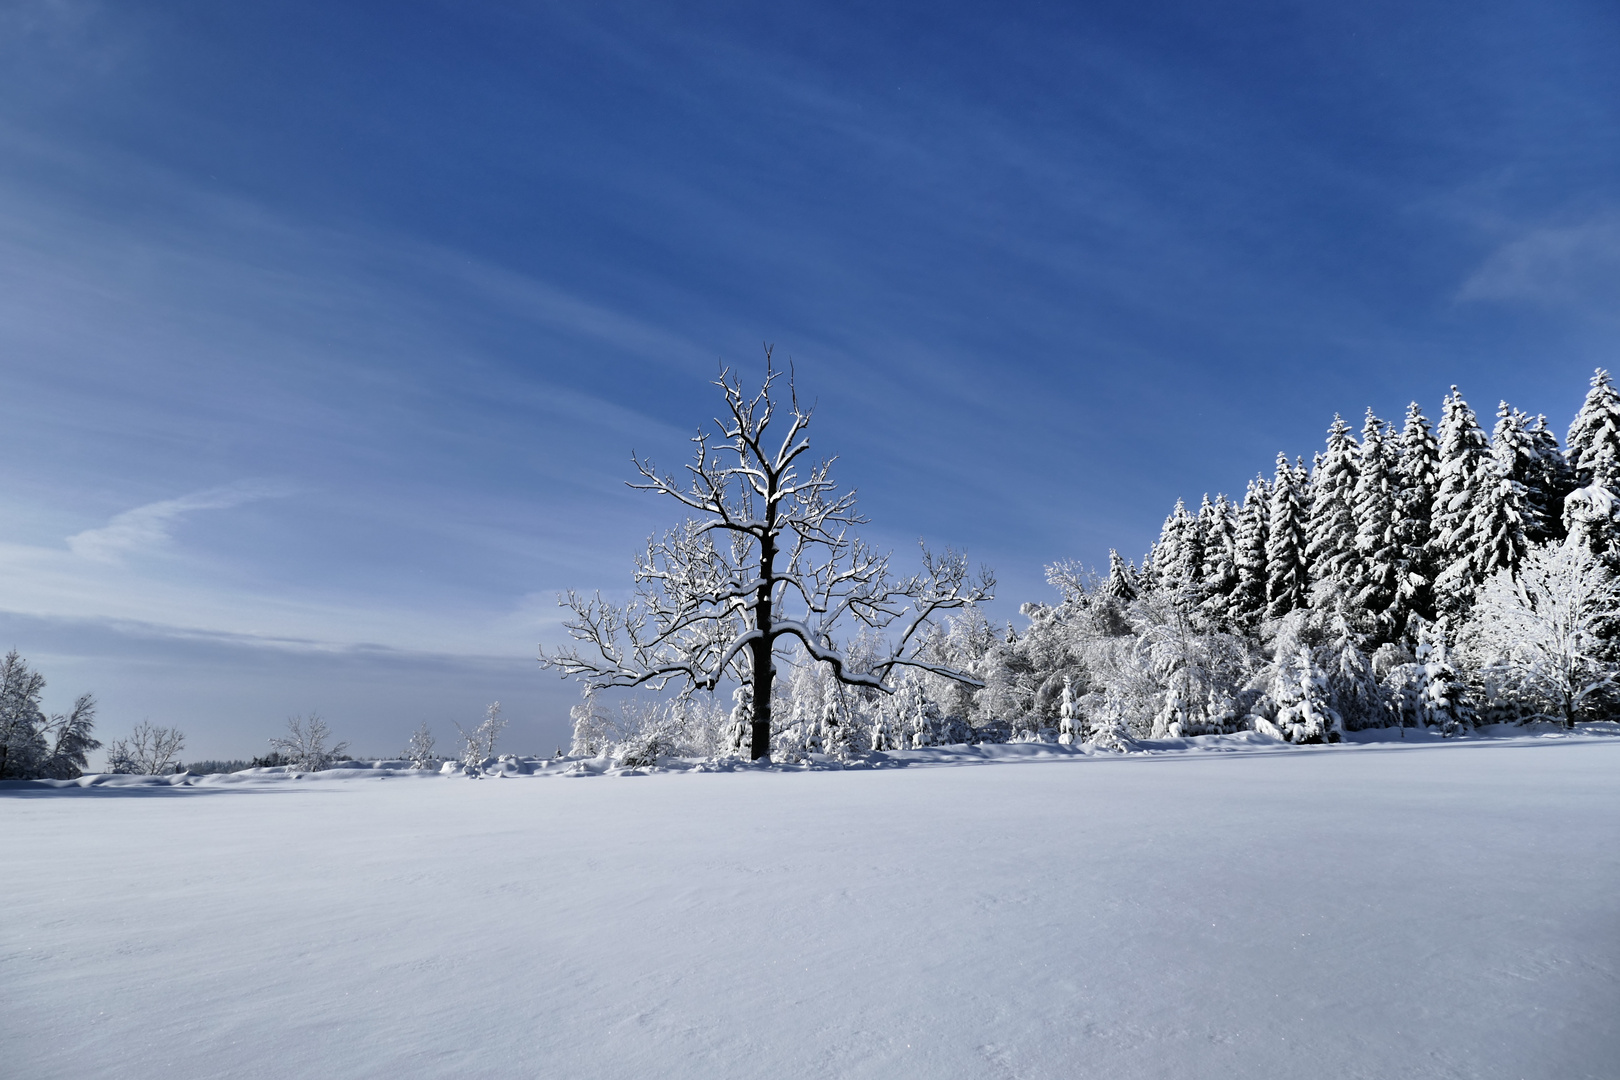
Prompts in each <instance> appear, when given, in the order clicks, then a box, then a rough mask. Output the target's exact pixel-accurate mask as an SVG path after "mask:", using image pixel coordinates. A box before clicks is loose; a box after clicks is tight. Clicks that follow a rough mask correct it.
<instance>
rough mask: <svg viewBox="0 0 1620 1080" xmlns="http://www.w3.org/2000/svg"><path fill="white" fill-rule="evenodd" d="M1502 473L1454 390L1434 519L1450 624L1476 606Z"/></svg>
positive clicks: (1439, 588) (1437, 583)
mask: <svg viewBox="0 0 1620 1080" xmlns="http://www.w3.org/2000/svg"><path fill="white" fill-rule="evenodd" d="M1498 479H1499V471H1498V469H1497V467H1496V459H1495V457H1494V456H1492V454H1491V449H1490V442H1489V440H1487V439H1486V438H1485V432H1484V431H1483V430H1482V429H1481V428H1480V426H1479V421H1478V420H1477V419H1476V418H1475V416H1474V410H1473V409H1470V408H1469V407H1468V402H1466V401H1464V400H1463V396H1462V394H1460V393H1459V392H1458V391H1457V388H1456V387H1455V386H1453V387H1452V388H1451V393H1450V394H1448V395H1447V396H1446V400H1445V412H1444V413H1443V415H1442V416H1441V419H1440V486H1439V490H1438V491H1437V492H1436V494H1435V499H1434V513H1433V517H1432V528H1433V539H1432V540H1431V546H1432V549H1433V551H1434V554H1435V560H1434V561H1435V566H1436V567H1437V572H1436V574H1435V578H1434V596H1435V607H1436V610H1437V611H1438V612H1439V613H1440V614H1441V615H1442V616H1444V617H1446V618H1448V619H1453V620H1455V619H1460V618H1462V617H1463V616H1464V615H1466V614H1467V612H1468V609H1469V608H1470V607H1472V606H1473V602H1474V590H1475V589H1476V588H1478V586H1479V582H1480V580H1481V579H1482V578H1483V577H1484V573H1483V570H1482V560H1483V556H1484V553H1485V551H1486V549H1487V547H1488V544H1489V539H1488V537H1487V536H1486V535H1485V534H1484V529H1485V527H1486V526H1487V524H1488V521H1489V515H1485V514H1482V510H1483V509H1484V508H1485V507H1486V505H1487V503H1488V502H1489V501H1490V500H1493V499H1495V498H1497V497H1498V493H1497V481H1498Z"/></svg>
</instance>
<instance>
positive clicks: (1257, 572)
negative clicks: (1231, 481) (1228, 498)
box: [1227, 476, 1271, 629]
mask: <svg viewBox="0 0 1620 1080" xmlns="http://www.w3.org/2000/svg"><path fill="white" fill-rule="evenodd" d="M1270 497H1271V486H1270V485H1269V484H1267V483H1266V482H1265V480H1264V479H1263V478H1262V477H1258V476H1257V477H1255V478H1254V479H1253V480H1251V481H1249V489H1248V491H1246V492H1245V493H1244V495H1243V507H1242V509H1241V510H1239V511H1238V517H1237V529H1236V533H1235V535H1234V537H1233V541H1232V547H1233V562H1234V563H1235V566H1236V569H1237V585H1236V587H1235V588H1234V589H1233V590H1232V595H1231V597H1230V599H1229V600H1228V603H1227V614H1228V616H1229V617H1230V618H1231V619H1232V621H1233V622H1235V623H1236V624H1237V625H1238V626H1240V627H1243V628H1244V629H1252V628H1253V627H1254V625H1255V624H1256V623H1257V622H1259V620H1260V619H1262V618H1264V617H1265V614H1266V502H1267V500H1268V499H1269V498H1270Z"/></svg>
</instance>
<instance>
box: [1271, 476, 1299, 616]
mask: <svg viewBox="0 0 1620 1080" xmlns="http://www.w3.org/2000/svg"><path fill="white" fill-rule="evenodd" d="M1304 472H1305V468H1304V465H1303V463H1301V464H1299V465H1289V464H1288V456H1287V455H1286V454H1278V455H1277V475H1276V477H1275V478H1274V479H1273V480H1272V482H1271V503H1270V507H1269V512H1268V514H1267V522H1268V526H1269V529H1268V533H1267V536H1266V613H1267V615H1268V616H1269V617H1271V618H1273V619H1278V618H1281V617H1282V616H1284V615H1286V614H1288V613H1289V612H1290V611H1294V610H1296V609H1298V608H1302V607H1304V606H1305V604H1306V601H1307V598H1308V597H1309V595H1310V578H1309V575H1308V574H1307V572H1306V564H1305V506H1304V488H1305V480H1304Z"/></svg>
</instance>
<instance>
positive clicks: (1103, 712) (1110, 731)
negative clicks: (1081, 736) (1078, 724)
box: [1086, 693, 1134, 754]
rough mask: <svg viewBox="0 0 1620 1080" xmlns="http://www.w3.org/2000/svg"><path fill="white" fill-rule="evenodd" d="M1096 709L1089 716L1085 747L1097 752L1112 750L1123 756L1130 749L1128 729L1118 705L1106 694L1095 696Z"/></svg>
mask: <svg viewBox="0 0 1620 1080" xmlns="http://www.w3.org/2000/svg"><path fill="white" fill-rule="evenodd" d="M1097 698H1098V701H1097V707H1096V709H1095V711H1094V712H1093V713H1092V714H1091V716H1092V719H1091V733H1090V734H1089V735H1088V736H1087V737H1086V745H1087V746H1091V747H1094V748H1095V749H1098V750H1112V751H1114V752H1115V753H1119V754H1123V753H1126V752H1128V751H1129V750H1131V749H1132V747H1133V745H1134V743H1133V740H1132V739H1131V732H1130V728H1129V727H1128V726H1127V725H1126V723H1125V716H1124V712H1123V710H1122V709H1121V708H1120V704H1119V702H1118V701H1117V700H1115V699H1114V698H1113V697H1112V696H1110V695H1109V694H1107V693H1103V694H1099V695H1097Z"/></svg>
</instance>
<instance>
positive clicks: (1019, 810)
mask: <svg viewBox="0 0 1620 1080" xmlns="http://www.w3.org/2000/svg"><path fill="white" fill-rule="evenodd" d="M1225 745H1226V749H1227V750H1228V751H1230V752H1227V753H1198V752H1187V753H1180V754H1175V753H1170V754H1162V755H1141V756H1138V755H1131V756H1127V757H1114V756H1094V757H1047V758H1030V759H1025V760H1007V761H1001V762H995V763H991V764H984V765H979V766H975V767H951V766H949V765H946V764H945V761H946V760H948V759H951V758H956V759H957V760H959V761H960V760H964V759H965V760H971V756H969V755H964V754H960V753H957V754H953V753H952V752H949V751H939V752H929V751H919V752H917V755H920V756H917V755H914V756H913V758H912V760H913V762H914V763H920V762H922V761H924V760H926V759H927V758H928V756H929V755H930V754H931V753H932V754H933V755H934V757H935V758H936V759H938V760H939V761H940V764H941V767H921V768H917V767H912V768H903V769H889V770H876V771H872V770H866V771H859V770H858V771H808V772H793V771H764V770H752V769H743V770H739V771H735V772H722V773H707V772H706V773H693V772H684V773H668V772H666V773H659V774H655V775H650V776H624V777H605V778H577V777H567V776H544V775H542V776H535V777H527V776H525V777H516V778H513V779H488V780H480V781H471V780H467V779H463V778H452V777H447V776H435V775H422V774H417V775H415V776H399V775H395V776H381V775H378V774H375V773H373V774H367V773H365V772H363V771H355V772H353V774H352V775H349V776H346V777H340V776H338V775H337V774H323V776H322V777H321V778H319V779H316V780H308V779H306V780H285V779H277V780H269V779H264V780H259V781H241V780H238V781H231V782H215V783H209V784H201V785H197V786H193V787H169V786H134V787H127V788H118V787H99V788H98V787H91V788H67V789H62V790H51V789H45V788H42V787H39V786H37V785H36V786H31V787H24V786H12V787H10V788H9V789H7V790H4V791H0V823H3V830H4V837H5V842H4V845H3V847H0V879H3V882H4V886H3V895H4V903H5V914H4V918H3V920H0V1074H3V1075H4V1076H5V1077H7V1078H12V1080H36V1078H44V1077H153V1078H157V1077H163V1078H174V1077H205V1076H206V1077H215V1076H219V1077H277V1078H284V1077H390V1078H395V1077H418V1076H433V1077H441V1076H442V1077H483V1076H488V1077H536V1076H547V1077H550V1076H556V1077H702V1078H715V1077H874V1078H884V1080H888V1078H901V1077H929V1078H944V1077H953V1078H954V1077H1107V1078H1110V1080H1119V1078H1132V1077H1196V1078H1207V1077H1245V1078H1261V1077H1287V1078H1309V1077H1447V1078H1456V1077H1514V1078H1518V1077H1546V1078H1560V1080H1573V1078H1580V1077H1608V1078H1612V1077H1616V1076H1620V1021H1617V1019H1616V1018H1617V1017H1620V739H1613V738H1589V739H1582V738H1577V739H1535V738H1522V739H1513V740H1483V741H1477V742H1464V743H1452V744H1441V745H1428V744H1408V745H1404V746H1402V745H1400V744H1395V745H1390V744H1387V743H1386V744H1381V745H1375V746H1355V747H1334V748H1282V749H1270V750H1267V749H1264V748H1259V747H1253V748H1249V747H1245V746H1243V745H1241V744H1239V743H1233V742H1230V741H1229V742H1228V743H1227V744H1225ZM549 771H552V772H560V771H561V770H549Z"/></svg>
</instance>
